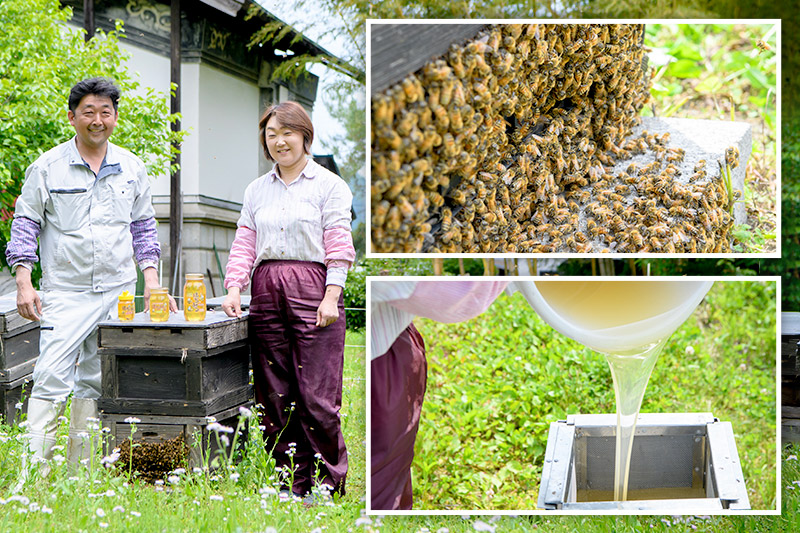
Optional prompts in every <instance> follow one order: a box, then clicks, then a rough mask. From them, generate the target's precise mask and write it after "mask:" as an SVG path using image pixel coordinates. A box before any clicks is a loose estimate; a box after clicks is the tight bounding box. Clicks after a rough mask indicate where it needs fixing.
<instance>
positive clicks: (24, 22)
mask: <svg viewBox="0 0 800 533" xmlns="http://www.w3.org/2000/svg"><path fill="white" fill-rule="evenodd" d="M71 18H72V9H71V8H69V7H65V8H62V7H61V6H60V4H59V2H58V0H3V1H2V2H0V103H1V104H0V246H1V247H2V249H3V250H5V247H6V244H7V242H8V239H9V233H10V228H11V217H12V215H13V212H14V203H15V202H16V199H17V196H19V193H20V190H21V187H22V183H23V181H24V179H25V169H26V168H27V167H28V165H30V164H31V163H32V162H33V161H34V160H35V159H36V158H37V157H38V156H39V155H40V154H42V153H43V152H45V151H47V150H49V149H50V148H52V147H53V146H55V145H57V144H59V143H61V142H64V141H66V140H68V139H70V138H71V137H72V136H73V135H74V134H75V132H74V130H73V129H72V127H71V126H70V124H69V121H68V120H67V109H68V105H67V99H68V96H69V89H70V88H71V87H72V86H73V85H74V84H75V83H77V82H78V81H80V80H82V79H85V78H89V77H94V76H105V77H108V78H111V79H113V80H114V81H115V82H116V84H117V85H118V86H119V88H120V90H121V91H122V97H121V99H120V105H119V114H120V120H119V124H118V126H117V128H116V129H115V130H114V136H113V138H112V141H113V142H115V143H116V144H118V145H120V146H123V147H125V148H127V149H129V150H131V151H132V152H133V153H135V154H137V155H138V156H139V157H141V158H142V159H143V160H144V162H145V163H146V164H147V167H148V171H149V172H150V174H151V175H153V176H157V175H168V174H169V172H170V170H171V168H170V161H171V158H172V155H173V153H172V152H173V148H172V145H171V143H172V142H176V143H177V142H180V140H181V139H182V138H183V133H182V132H181V133H178V134H175V133H172V132H171V131H170V122H172V121H174V120H177V119H178V118H179V117H178V116H177V115H170V113H169V106H168V104H167V95H165V94H163V93H158V92H155V91H153V90H152V89H149V88H148V89H146V90H143V89H141V88H140V86H139V83H138V82H137V81H136V80H134V79H133V78H132V77H131V75H130V74H129V73H128V71H127V68H126V66H125V61H126V58H127V53H126V52H125V51H124V50H122V49H121V48H120V45H119V39H120V37H123V35H122V34H123V29H122V23H121V22H118V23H117V28H116V30H115V31H112V32H109V33H102V32H101V33H99V34H98V35H96V36H95V37H93V38H92V39H91V40H90V41H89V42H88V43H85V42H84V32H83V31H79V30H75V29H73V28H70V27H68V26H66V25H65V24H64V23H65V22H66V21H68V20H70V19H71ZM0 261H1V263H0V265H2V266H7V265H6V259H5V254H0Z"/></svg>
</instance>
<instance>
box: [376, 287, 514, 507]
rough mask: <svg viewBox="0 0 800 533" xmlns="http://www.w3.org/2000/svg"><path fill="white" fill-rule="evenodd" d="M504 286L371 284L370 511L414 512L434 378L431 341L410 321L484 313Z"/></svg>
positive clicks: (446, 319) (446, 320)
mask: <svg viewBox="0 0 800 533" xmlns="http://www.w3.org/2000/svg"><path fill="white" fill-rule="evenodd" d="M506 285H507V282H505V281H485V280H480V281H465V280H463V279H437V280H435V281H398V280H375V281H372V282H370V300H371V303H372V305H371V310H370V358H371V362H370V373H371V383H370V392H371V395H370V404H371V410H370V421H371V426H370V433H371V440H370V468H371V472H370V477H371V483H370V486H371V491H370V501H369V509H370V510H373V511H374V510H410V509H411V508H412V506H413V497H412V492H413V490H412V486H411V463H412V461H413V459H414V443H415V442H416V438H417V432H418V430H419V421H420V415H421V414H422V404H423V401H424V399H425V388H426V386H427V380H428V363H427V359H426V357H425V342H424V341H423V339H422V336H421V335H420V334H419V332H418V331H417V329H416V328H415V327H414V324H413V322H412V320H413V319H414V317H415V316H422V317H426V318H430V319H432V320H436V321H439V322H443V323H453V322H461V321H464V320H469V319H471V318H473V317H475V316H478V315H479V314H481V313H483V312H484V311H485V310H486V309H487V308H488V307H489V305H491V303H492V302H493V301H494V300H495V298H497V296H498V295H499V294H500V293H501V292H502V291H503V289H504V288H505V287H506Z"/></svg>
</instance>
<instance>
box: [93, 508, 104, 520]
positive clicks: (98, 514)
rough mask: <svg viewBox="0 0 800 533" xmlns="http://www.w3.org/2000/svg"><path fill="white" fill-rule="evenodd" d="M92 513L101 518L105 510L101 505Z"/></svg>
mask: <svg viewBox="0 0 800 533" xmlns="http://www.w3.org/2000/svg"><path fill="white" fill-rule="evenodd" d="M94 513H95V514H96V515H97V516H99V517H100V518H103V517H104V516H105V515H106V512H105V511H104V510H103V509H102V508H101V507H98V508H97V510H96V511H95V512H94Z"/></svg>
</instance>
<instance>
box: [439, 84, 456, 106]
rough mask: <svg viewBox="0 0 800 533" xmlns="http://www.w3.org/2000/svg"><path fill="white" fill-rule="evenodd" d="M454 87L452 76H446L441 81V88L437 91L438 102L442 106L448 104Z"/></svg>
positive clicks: (451, 98)
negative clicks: (446, 77)
mask: <svg viewBox="0 0 800 533" xmlns="http://www.w3.org/2000/svg"><path fill="white" fill-rule="evenodd" d="M455 88H456V80H455V79H454V78H448V79H446V80H444V82H442V88H441V90H440V91H439V104H440V105H443V106H448V105H450V102H451V101H452V100H453V92H454V91H455Z"/></svg>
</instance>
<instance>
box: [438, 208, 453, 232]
mask: <svg viewBox="0 0 800 533" xmlns="http://www.w3.org/2000/svg"><path fill="white" fill-rule="evenodd" d="M439 218H440V219H441V222H442V226H441V230H442V231H443V232H447V231H450V227H451V226H452V224H453V212H452V211H451V210H450V208H449V207H443V208H442V212H441V214H440V215H439Z"/></svg>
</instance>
